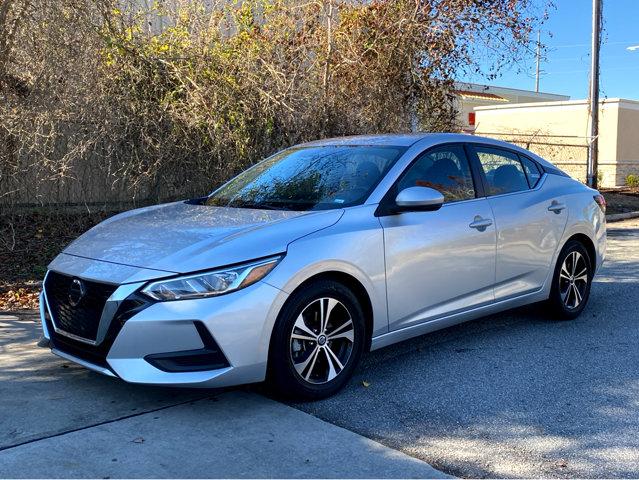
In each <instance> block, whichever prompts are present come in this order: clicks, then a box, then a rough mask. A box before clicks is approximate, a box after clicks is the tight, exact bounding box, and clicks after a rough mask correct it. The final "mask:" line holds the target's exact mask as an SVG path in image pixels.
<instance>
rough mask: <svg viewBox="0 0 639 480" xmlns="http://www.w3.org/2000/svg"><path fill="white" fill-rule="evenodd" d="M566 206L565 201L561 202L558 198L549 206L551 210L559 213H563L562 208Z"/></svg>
mask: <svg viewBox="0 0 639 480" xmlns="http://www.w3.org/2000/svg"><path fill="white" fill-rule="evenodd" d="M565 208H566V204H565V203H560V202H558V201H557V200H553V201H552V203H551V204H550V206H549V207H548V211H549V212H555V213H556V214H557V215H559V214H560V213H561V211H562V210H564V209H565Z"/></svg>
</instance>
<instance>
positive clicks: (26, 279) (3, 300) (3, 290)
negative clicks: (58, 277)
mask: <svg viewBox="0 0 639 480" xmlns="http://www.w3.org/2000/svg"><path fill="white" fill-rule="evenodd" d="M115 213H117V212H116V211H99V212H87V211H78V212H68V213H56V214H54V215H52V214H51V213H50V212H37V211H35V212H29V213H24V214H8V215H0V311H12V310H19V309H25V308H27V309H31V308H37V307H38V294H39V292H40V286H41V282H42V278H43V277H44V274H45V273H46V271H47V265H48V264H49V262H50V261H51V260H53V258H54V257H55V256H56V255H57V254H58V253H60V252H61V251H62V249H63V248H64V247H65V246H66V245H68V244H69V243H70V242H71V241H72V240H74V239H75V238H77V237H78V236H79V235H80V234H82V233H84V232H86V231H87V230H88V229H89V228H91V227H92V226H94V225H95V224H97V223H99V222H101V221H102V220H104V219H106V218H108V217H110V216H111V215H114V214H115Z"/></svg>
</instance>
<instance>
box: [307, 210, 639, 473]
mask: <svg viewBox="0 0 639 480" xmlns="http://www.w3.org/2000/svg"><path fill="white" fill-rule="evenodd" d="M608 235H609V246H608V258H607V261H606V263H605V266H604V268H603V270H602V271H601V272H600V273H599V275H598V276H597V277H596V279H595V283H594V286H593V289H592V294H591V298H590V305H589V306H588V308H587V309H586V310H585V312H584V313H583V314H582V316H581V317H580V318H578V319H577V320H574V321H571V322H558V321H553V319H552V318H549V317H548V316H547V315H545V314H544V311H543V307H539V306H530V307H525V308H522V309H518V310H515V311H511V312H507V313H503V314H499V315H494V316H491V317H487V318H484V319H481V320H478V321H474V322H470V323H467V324H464V325H460V326H457V327H453V328H450V329H448V330H445V331H441V332H437V333H434V334H430V335H427V336H424V337H421V338H417V339H414V340H411V341H407V342H404V343H402V344H399V345H395V346H391V347H389V348H387V349H384V350H381V351H376V352H373V353H371V354H370V355H368V357H367V358H365V360H364V362H363V365H362V366H361V368H359V371H358V372H357V374H356V377H355V379H354V380H353V381H352V382H351V383H350V385H349V386H348V388H347V389H346V390H345V391H344V392H343V393H341V394H339V395H337V396H335V397H333V398H331V399H328V400H325V401H321V402H316V403H308V404H301V405H295V406H296V407H297V408H300V409H302V410H304V411H306V412H309V413H312V414H313V415H316V416H318V417H319V418H321V419H323V420H326V421H328V422H331V423H334V424H336V425H339V426H342V427H344V428H347V429H349V430H352V431H354V432H357V433H360V434H361V435H364V436H366V437H369V438H371V439H374V440H377V441H379V442H381V443H383V444H385V445H388V446H390V447H392V448H395V449H399V450H401V451H403V452H405V453H407V454H409V455H411V456H414V457H417V458H420V459H423V460H425V461H427V462H428V463H430V464H431V465H433V466H435V467H436V468H439V469H441V470H443V471H444V472H447V473H449V474H452V475H456V476H462V477H540V476H543V477H634V478H637V477H639V349H638V348H637V346H638V345H639V221H637V220H634V221H626V222H623V223H615V224H610V225H609V234H608ZM363 381H366V382H368V383H370V385H369V386H368V387H365V386H363V384H362V382H363Z"/></svg>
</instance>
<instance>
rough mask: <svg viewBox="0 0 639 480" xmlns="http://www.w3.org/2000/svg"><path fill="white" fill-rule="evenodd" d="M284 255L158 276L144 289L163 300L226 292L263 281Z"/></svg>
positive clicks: (145, 292)
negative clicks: (233, 265)
mask: <svg viewBox="0 0 639 480" xmlns="http://www.w3.org/2000/svg"><path fill="white" fill-rule="evenodd" d="M282 257H283V255H278V256H276V257H269V258H265V259H263V260H257V261H254V262H251V263H245V264H243V265H238V266H236V267H229V268H223V269H219V270H212V271H210V272H203V273H196V274H194V275H185V276H183V277H177V278H170V279H167V280H158V281H157V282H153V283H149V284H148V285H147V286H146V287H144V288H143V289H142V293H144V294H145V295H147V296H149V297H151V298H152V299H154V300H159V301H161V302H163V301H167V300H187V299H191V298H204V297H213V296H216V295H223V294H225V293H229V292H233V291H235V290H239V289H241V288H244V287H248V286H249V285H252V284H253V283H255V282H259V281H260V280H261V279H263V278H264V277H265V276H266V275H267V274H268V273H269V272H270V271H271V270H273V268H275V265H277V264H278V262H279V261H280V260H281V259H282Z"/></svg>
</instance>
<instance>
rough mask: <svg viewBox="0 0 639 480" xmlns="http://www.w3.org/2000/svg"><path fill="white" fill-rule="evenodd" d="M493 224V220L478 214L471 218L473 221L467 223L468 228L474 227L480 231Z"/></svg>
mask: <svg viewBox="0 0 639 480" xmlns="http://www.w3.org/2000/svg"><path fill="white" fill-rule="evenodd" d="M492 224H493V221H492V220H491V219H490V218H481V217H480V216H479V215H476V216H475V218H474V219H473V222H472V223H471V224H470V225H468V226H469V227H470V228H476V229H477V230H479V231H480V232H483V231H484V230H486V229H487V228H488V227H490V226H491V225H492Z"/></svg>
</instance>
